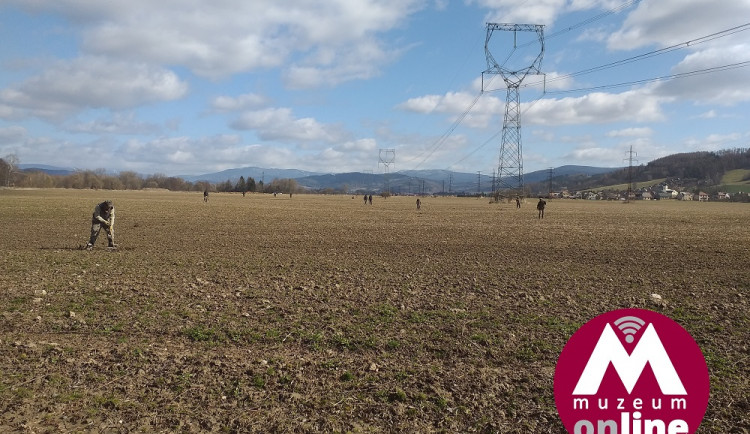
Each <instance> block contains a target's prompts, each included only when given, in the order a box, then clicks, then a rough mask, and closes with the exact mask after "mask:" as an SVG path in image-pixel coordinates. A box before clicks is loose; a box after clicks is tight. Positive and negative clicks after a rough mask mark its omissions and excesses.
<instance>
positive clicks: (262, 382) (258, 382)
mask: <svg viewBox="0 0 750 434" xmlns="http://www.w3.org/2000/svg"><path fill="white" fill-rule="evenodd" d="M253 386H255V387H257V388H258V389H262V388H264V387H266V379H265V378H263V377H262V376H260V375H254V376H253Z"/></svg>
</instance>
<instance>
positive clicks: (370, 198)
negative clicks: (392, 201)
mask: <svg viewBox="0 0 750 434" xmlns="http://www.w3.org/2000/svg"><path fill="white" fill-rule="evenodd" d="M368 199H369V200H370V205H372V195H370V196H369V197H368Z"/></svg>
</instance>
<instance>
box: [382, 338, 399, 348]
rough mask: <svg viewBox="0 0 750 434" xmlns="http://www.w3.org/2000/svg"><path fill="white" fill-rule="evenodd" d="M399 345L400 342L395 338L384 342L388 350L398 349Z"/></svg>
mask: <svg viewBox="0 0 750 434" xmlns="http://www.w3.org/2000/svg"><path fill="white" fill-rule="evenodd" d="M400 346H401V342H399V341H397V340H395V339H390V340H389V341H388V342H386V343H385V347H386V348H388V349H389V350H395V349H398V348H399V347H400Z"/></svg>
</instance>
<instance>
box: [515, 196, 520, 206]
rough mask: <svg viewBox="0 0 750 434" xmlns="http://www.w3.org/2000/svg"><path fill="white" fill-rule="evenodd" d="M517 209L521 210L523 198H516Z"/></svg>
mask: <svg viewBox="0 0 750 434" xmlns="http://www.w3.org/2000/svg"><path fill="white" fill-rule="evenodd" d="M516 208H521V198H520V197H518V196H516Z"/></svg>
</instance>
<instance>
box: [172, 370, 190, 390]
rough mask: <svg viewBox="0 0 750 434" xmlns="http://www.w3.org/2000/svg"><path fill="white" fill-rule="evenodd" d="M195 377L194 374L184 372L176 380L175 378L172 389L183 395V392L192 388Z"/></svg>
mask: <svg viewBox="0 0 750 434" xmlns="http://www.w3.org/2000/svg"><path fill="white" fill-rule="evenodd" d="M193 377H194V375H193V374H191V373H189V372H183V373H182V374H180V375H179V376H177V377H176V378H173V382H172V387H171V389H172V390H173V391H174V392H175V393H182V392H183V391H185V389H188V388H189V387H190V384H191V381H192V379H193Z"/></svg>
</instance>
